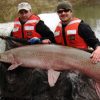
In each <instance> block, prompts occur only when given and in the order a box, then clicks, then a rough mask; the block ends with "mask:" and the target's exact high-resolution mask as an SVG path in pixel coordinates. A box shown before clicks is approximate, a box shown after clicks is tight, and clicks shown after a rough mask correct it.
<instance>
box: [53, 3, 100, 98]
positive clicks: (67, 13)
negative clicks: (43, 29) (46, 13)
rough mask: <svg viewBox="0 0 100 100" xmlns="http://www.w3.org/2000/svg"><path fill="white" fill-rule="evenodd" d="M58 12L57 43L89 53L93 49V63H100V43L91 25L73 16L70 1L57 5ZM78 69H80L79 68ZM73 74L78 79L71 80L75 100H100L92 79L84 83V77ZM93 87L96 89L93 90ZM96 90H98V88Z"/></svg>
mask: <svg viewBox="0 0 100 100" xmlns="http://www.w3.org/2000/svg"><path fill="white" fill-rule="evenodd" d="M56 10H57V14H58V16H59V18H60V20H61V21H60V22H59V24H58V26H57V27H56V29H55V39H56V43H57V44H60V45H65V46H71V47H75V48H79V49H82V50H86V51H88V46H89V47H92V48H93V49H94V51H93V53H92V55H91V62H92V63H97V62H99V61H100V42H99V40H98V39H97V38H96V36H95V34H94V32H93V31H92V29H91V28H90V26H89V25H87V24H86V23H85V22H84V21H83V20H81V19H79V18H76V17H74V16H73V9H72V4H71V3H70V2H68V1H66V2H61V3H59V4H58V5H57V8H56ZM77 69H80V68H78V66H77ZM80 71H82V69H80ZM82 72H83V71H82ZM73 74H75V76H76V77H73V78H71V80H72V83H73V87H74V89H75V88H76V89H75V90H76V91H74V92H73V93H74V99H75V98H77V99H75V100H84V98H85V100H89V99H90V98H91V100H99V97H98V96H99V95H100V93H99V94H98V92H97V93H96V91H95V87H94V86H93V84H92V85H91V82H93V80H92V81H91V82H90V79H88V78H87V77H86V78H85V81H84V80H83V79H82V77H84V75H81V74H77V73H72V76H73ZM85 74H86V73H85ZM87 75H88V76H90V77H92V76H91V75H89V73H87ZM80 76H81V77H80ZM70 77H71V76H70ZM87 80H88V82H87ZM80 81H81V84H80ZM87 84H89V86H87ZM97 84H98V83H97ZM82 85H84V88H83V90H82ZM91 86H92V87H93V88H94V89H91ZM74 89H73V90H74ZM99 89H100V88H99ZM96 90H98V89H97V88H96ZM82 91H86V94H84V93H85V92H82ZM77 93H78V96H77V95H76V94H77ZM97 94H98V96H97ZM79 95H80V96H79ZM86 95H88V96H86ZM92 95H94V96H92ZM78 98H79V99H78Z"/></svg>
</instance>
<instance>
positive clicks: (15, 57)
mask: <svg viewBox="0 0 100 100" xmlns="http://www.w3.org/2000/svg"><path fill="white" fill-rule="evenodd" d="M90 55H91V54H90V53H88V52H85V51H82V50H79V49H75V48H71V47H66V46H59V45H45V44H44V45H34V46H32V45H31V46H25V47H19V48H15V49H11V50H8V51H5V52H4V53H2V54H0V61H2V62H7V63H12V65H11V66H10V67H9V69H10V70H11V69H14V68H16V67H18V66H19V65H20V66H22V67H29V68H36V67H38V68H41V69H47V70H49V69H53V70H67V69H73V70H74V69H76V70H79V71H81V72H83V73H85V74H86V75H88V76H90V77H92V78H93V79H95V80H97V81H100V63H98V64H92V63H91V61H90Z"/></svg>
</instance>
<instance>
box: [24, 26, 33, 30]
mask: <svg viewBox="0 0 100 100" xmlns="http://www.w3.org/2000/svg"><path fill="white" fill-rule="evenodd" d="M24 30H34V26H25V27H24Z"/></svg>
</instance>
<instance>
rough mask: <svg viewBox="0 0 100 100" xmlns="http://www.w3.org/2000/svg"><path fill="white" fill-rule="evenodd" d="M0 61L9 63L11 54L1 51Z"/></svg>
mask: <svg viewBox="0 0 100 100" xmlns="http://www.w3.org/2000/svg"><path fill="white" fill-rule="evenodd" d="M0 61H1V62H7V63H9V62H10V57H9V54H7V53H1V54H0Z"/></svg>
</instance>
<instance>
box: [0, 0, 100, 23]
mask: <svg viewBox="0 0 100 100" xmlns="http://www.w3.org/2000/svg"><path fill="white" fill-rule="evenodd" d="M23 1H27V2H29V3H30V4H31V5H32V11H33V12H34V13H35V14H40V13H45V12H54V11H55V7H56V5H57V3H58V2H61V1H64V0H10V2H9V0H0V22H9V21H13V20H14V18H15V17H16V16H17V9H16V7H17V5H18V3H20V2H23ZM65 1H66V0H65ZM69 1H70V2H71V3H72V4H73V6H76V5H77V6H81V5H87V6H94V5H97V4H100V0H69Z"/></svg>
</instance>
